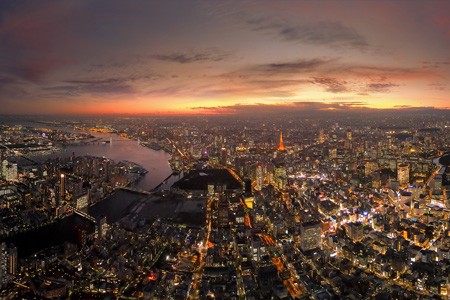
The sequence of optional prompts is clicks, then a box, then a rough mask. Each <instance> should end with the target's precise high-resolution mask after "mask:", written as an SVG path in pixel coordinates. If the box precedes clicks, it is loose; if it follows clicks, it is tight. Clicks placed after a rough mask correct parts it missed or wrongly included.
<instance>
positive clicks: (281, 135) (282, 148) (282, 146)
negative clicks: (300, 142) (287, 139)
mask: <svg viewBox="0 0 450 300" xmlns="http://www.w3.org/2000/svg"><path fill="white" fill-rule="evenodd" d="M283 150H284V144H283V132H282V131H280V145H279V146H278V151H283Z"/></svg>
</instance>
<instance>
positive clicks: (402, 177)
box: [397, 164, 409, 185]
mask: <svg viewBox="0 0 450 300" xmlns="http://www.w3.org/2000/svg"><path fill="white" fill-rule="evenodd" d="M397 180H398V183H399V184H400V185H405V184H409V165H407V164H399V165H398V166H397Z"/></svg>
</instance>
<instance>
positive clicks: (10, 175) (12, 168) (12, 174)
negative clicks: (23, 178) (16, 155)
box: [4, 163, 18, 181]
mask: <svg viewBox="0 0 450 300" xmlns="http://www.w3.org/2000/svg"><path fill="white" fill-rule="evenodd" d="M4 173H5V174H4V177H5V179H6V181H17V178H18V176H17V175H18V174H17V164H14V163H13V164H8V165H7V166H6V172H5V171H4Z"/></svg>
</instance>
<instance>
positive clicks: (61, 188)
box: [59, 174, 66, 200]
mask: <svg viewBox="0 0 450 300" xmlns="http://www.w3.org/2000/svg"><path fill="white" fill-rule="evenodd" d="M65 193H66V178H65V175H64V174H61V181H60V184H59V196H60V197H61V200H64V196H65Z"/></svg>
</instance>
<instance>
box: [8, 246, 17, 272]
mask: <svg viewBox="0 0 450 300" xmlns="http://www.w3.org/2000/svg"><path fill="white" fill-rule="evenodd" d="M8 262H9V267H8V271H9V274H11V275H16V274H17V248H16V247H14V246H13V247H11V248H9V249H8Z"/></svg>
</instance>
